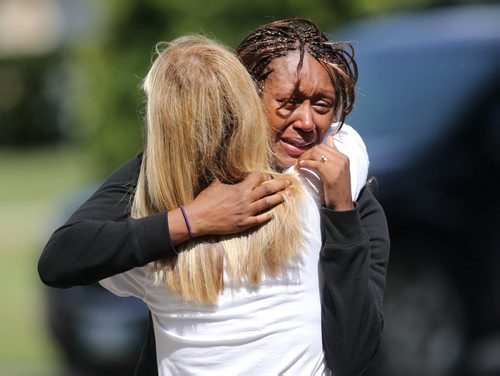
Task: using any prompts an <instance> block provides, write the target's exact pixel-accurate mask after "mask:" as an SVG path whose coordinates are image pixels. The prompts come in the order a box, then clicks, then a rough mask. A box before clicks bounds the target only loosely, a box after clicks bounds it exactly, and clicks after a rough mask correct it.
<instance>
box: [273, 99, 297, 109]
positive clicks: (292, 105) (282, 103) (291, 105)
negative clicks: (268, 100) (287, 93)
mask: <svg viewBox="0 0 500 376" xmlns="http://www.w3.org/2000/svg"><path fill="white" fill-rule="evenodd" d="M276 101H277V102H278V103H279V108H280V109H281V108H284V109H286V110H294V109H296V108H297V106H299V105H300V101H299V100H297V99H293V98H292V99H290V100H289V99H277V100H276Z"/></svg>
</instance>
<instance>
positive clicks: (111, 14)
mask: <svg viewBox="0 0 500 376" xmlns="http://www.w3.org/2000/svg"><path fill="white" fill-rule="evenodd" d="M349 4H350V3H349V2H347V1H336V2H332V1H324V0H309V1H307V2H305V1H301V0H281V1H272V2H271V1H267V0H256V1H240V2H234V1H230V0H219V1H211V2H203V3H202V2H200V1H195V0H185V1H182V2H177V1H160V0H142V1H139V0H130V1H127V2H123V1H119V0H113V1H107V2H101V3H96V6H99V7H101V8H100V12H103V13H104V14H107V15H108V20H107V26H106V29H105V31H104V32H103V35H102V36H101V37H100V38H98V39H95V40H91V41H87V42H86V43H83V44H79V45H78V46H75V48H74V49H73V50H71V51H70V54H69V56H68V58H69V59H70V61H72V62H74V65H73V66H74V67H77V69H76V72H73V73H74V76H73V77H74V79H75V80H77V82H78V83H77V85H76V87H77V88H78V92H79V94H78V95H79V98H78V100H77V101H75V103H74V104H75V106H74V107H73V110H74V116H75V118H74V122H75V123H76V124H77V129H80V130H85V131H84V132H83V133H82V134H83V135H85V138H86V140H87V141H88V142H89V147H90V148H91V149H92V154H93V155H95V156H96V162H97V164H98V168H99V169H100V170H101V172H102V173H107V172H109V171H110V170H111V169H113V168H114V167H116V166H117V165H118V164H120V163H121V162H123V161H125V160H126V159H128V158H130V157H131V156H133V155H134V154H135V153H136V152H138V151H139V150H140V149H141V144H142V140H141V128H142V111H143V107H144V100H143V97H142V95H141V93H140V89H139V85H140V83H141V79H142V78H143V77H144V76H145V75H146V73H147V71H148V69H149V66H150V64H151V56H152V51H153V47H154V45H155V44H156V43H157V42H159V41H165V40H171V39H173V38H175V37H178V36H180V35H183V34H187V33H202V34H205V35H208V36H209V37H212V38H215V39H217V40H219V41H221V42H223V43H225V44H227V45H229V46H231V47H233V48H234V47H236V46H237V44H238V43H239V42H240V41H241V40H242V39H243V38H244V37H245V35H247V34H248V32H250V31H251V30H253V29H255V28H256V27H257V26H259V25H261V24H265V23H268V22H271V21H274V20H277V19H282V18H290V17H306V18H311V19H313V20H315V21H316V22H318V23H319V24H320V26H321V27H322V28H323V29H324V30H332V29H333V28H334V27H335V26H338V25H340V24H341V23H343V22H345V21H346V20H347V19H348V18H346V17H345V15H346V14H349V13H350V5H349Z"/></svg>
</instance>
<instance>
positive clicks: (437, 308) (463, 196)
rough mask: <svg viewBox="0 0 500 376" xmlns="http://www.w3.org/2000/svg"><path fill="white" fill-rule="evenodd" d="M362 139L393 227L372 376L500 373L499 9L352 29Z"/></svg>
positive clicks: (356, 117) (354, 120)
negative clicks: (382, 319) (380, 339)
mask: <svg viewBox="0 0 500 376" xmlns="http://www.w3.org/2000/svg"><path fill="white" fill-rule="evenodd" d="M334 39H336V40H339V39H340V40H349V41H351V42H353V44H354V46H355V49H356V58H357V61H358V64H359V70H360V78H359V83H358V91H357V93H358V97H357V105H356V107H355V110H354V112H353V114H352V116H351V117H350V119H348V122H349V123H350V124H352V125H353V126H354V127H355V128H356V129H358V131H359V132H360V134H361V135H362V136H363V138H364V140H365V142H366V145H367V148H368V153H369V155H370V161H371V166H370V175H373V176H375V177H376V178H377V180H378V188H377V191H378V198H379V200H380V201H381V203H382V205H383V206H384V209H385V210H386V214H387V217H388V221H389V226H390V232H391V240H392V247H391V260H390V266H389V277H388V287H387V293H386V299H385V300H386V305H385V318H386V326H385V333H384V339H383V343H382V346H381V350H380V352H379V355H378V357H377V360H376V362H375V364H374V365H373V367H371V369H370V372H369V374H371V375H378V374H380V375H384V376H386V375H442V374H450V373H454V374H474V375H486V374H500V356H498V354H500V249H499V247H500V245H499V243H500V238H499V236H498V235H497V234H498V232H497V231H498V229H499V228H500V220H499V217H498V216H497V212H496V211H497V210H498V209H499V208H500V205H499V196H500V189H499V185H500V179H499V178H498V174H499V172H500V6H496V5H491V6H475V7H452V8H436V9H432V10H427V11H422V12H420V13H412V14H405V15H395V16H390V17H387V18H381V19H376V20H374V21H369V22H363V23H358V24H354V25H351V26H350V27H348V28H346V29H344V30H342V31H341V32H339V33H336V34H335V35H334Z"/></svg>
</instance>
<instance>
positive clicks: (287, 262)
mask: <svg viewBox="0 0 500 376" xmlns="http://www.w3.org/2000/svg"><path fill="white" fill-rule="evenodd" d="M144 90H145V92H146V95H147V115H146V145H145V150H144V155H143V159H142V165H141V171H140V175H139V180H138V183H137V188H136V191H135V195H134V199H133V203H132V216H133V217H136V218H141V217H146V216H149V215H151V214H154V213H158V212H163V211H165V210H169V211H171V210H173V209H176V208H179V209H178V210H180V211H181V212H182V214H183V217H184V221H185V223H184V224H183V225H184V226H185V227H186V229H187V233H188V235H189V234H190V232H191V229H190V228H191V223H190V219H191V217H188V216H187V215H186V211H185V209H184V206H183V205H186V204H189V203H190V202H192V201H193V200H194V198H195V197H196V196H197V195H198V194H199V193H200V192H201V191H202V190H203V189H204V188H206V186H207V185H208V184H210V183H211V182H212V181H214V180H218V181H220V182H225V183H231V184H234V183H238V182H240V181H242V180H243V179H244V178H245V177H246V176H247V175H248V174H249V173H252V172H259V173H262V174H266V175H269V176H272V178H273V179H274V180H285V181H287V182H290V183H291V186H290V187H289V188H288V190H287V194H286V195H283V199H284V202H283V203H282V204H281V205H278V206H277V207H275V208H274V209H273V211H272V219H271V220H269V221H268V222H266V223H265V224H263V225H261V226H260V227H257V228H255V229H252V230H251V231H246V232H243V233H240V234H237V235H226V236H211V237H206V238H195V239H192V240H190V241H188V242H185V243H183V244H182V245H181V246H180V247H178V255H177V256H176V257H173V258H168V259H164V260H161V261H157V262H154V263H150V264H148V265H146V266H144V267H140V268H135V269H132V270H130V271H128V272H126V273H122V274H118V275H115V276H113V277H110V278H108V279H105V280H103V281H101V284H102V285H103V286H104V287H105V288H107V289H109V290H110V291H112V292H113V293H115V294H117V295H120V296H129V295H133V296H137V297H139V298H141V299H142V300H144V301H145V302H146V304H147V305H148V306H149V308H150V310H151V313H152V316H153V322H154V330H155V336H156V342H157V359H158V371H159V373H160V374H161V375H171V374H179V375H200V374H204V375H206V374H217V375H241V374H248V375H250V374H255V371H256V367H258V370H259V371H258V373H259V374H269V375H277V374H282V373H285V372H289V373H290V374H308V375H312V374H324V373H326V372H327V368H326V366H325V363H324V356H323V349H322V342H321V314H320V312H321V304H320V297H319V296H320V291H319V286H320V283H319V277H318V257H319V250H320V247H321V234H320V231H319V229H320V226H319V211H318V209H317V207H316V206H315V205H314V201H312V200H313V198H312V196H311V195H309V194H308V193H307V192H306V190H305V188H304V187H303V185H302V183H301V182H300V181H299V180H298V179H297V178H296V177H295V176H294V175H283V174H279V173H276V172H274V171H273V170H272V169H271V161H272V158H271V152H270V150H271V149H270V145H269V137H268V135H267V129H268V124H267V121H266V116H265V113H264V111H263V108H262V103H261V101H260V99H259V97H258V95H257V92H256V90H255V84H254V82H253V80H252V78H251V77H250V75H249V74H248V73H247V71H246V70H245V68H244V67H243V66H242V65H241V63H240V62H239V61H238V59H237V58H236V56H235V55H234V54H232V53H231V52H229V51H228V50H226V49H225V48H224V47H222V46H220V45H218V44H216V43H215V42H213V41H210V40H208V39H205V38H202V37H182V38H179V39H176V40H174V41H173V42H171V43H170V44H169V45H168V47H167V48H166V49H164V50H163V51H161V52H159V53H158V57H157V58H156V60H155V62H154V64H153V66H152V68H151V70H150V71H149V73H148V75H147V77H146V79H145V81H144ZM263 184H266V183H265V182H264V183H263ZM304 306H306V307H308V309H307V310H304V309H303V307H304Z"/></svg>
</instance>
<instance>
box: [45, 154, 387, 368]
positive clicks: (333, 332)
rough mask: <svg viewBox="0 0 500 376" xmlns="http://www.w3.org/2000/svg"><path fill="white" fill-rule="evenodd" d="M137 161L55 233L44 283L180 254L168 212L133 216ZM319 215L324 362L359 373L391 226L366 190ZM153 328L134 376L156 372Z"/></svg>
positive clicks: (378, 306) (371, 344) (75, 280)
mask: <svg viewBox="0 0 500 376" xmlns="http://www.w3.org/2000/svg"><path fill="white" fill-rule="evenodd" d="M140 163H141V156H140V155H139V156H137V157H135V158H133V159H131V160H130V161H128V162H126V163H125V164H124V165H122V166H121V167H119V168H118V169H117V170H116V171H115V172H114V173H113V174H112V175H111V176H110V177H109V178H108V179H107V180H106V181H105V182H104V183H103V185H102V186H101V187H100V188H99V189H98V190H97V191H96V192H95V193H94V194H93V195H92V196H91V197H90V198H89V199H88V200H87V201H86V202H85V203H84V204H83V205H82V206H81V207H80V208H79V209H78V210H77V211H76V212H75V213H74V214H73V215H72V216H71V217H70V218H69V220H68V221H67V222H66V223H65V224H64V225H63V226H61V227H60V228H59V229H57V230H56V231H55V232H54V233H53V234H52V236H51V238H50V239H49V241H48V243H47V245H46V246H45V248H44V250H43V253H42V255H41V257H40V260H39V263H38V272H39V274H40V278H41V279H42V281H43V282H44V283H45V284H47V285H49V286H52V287H62V288H65V287H71V286H76V285H85V284H90V283H94V282H97V281H99V280H101V279H103V278H106V277H109V276H112V275H115V274H117V273H121V272H124V271H127V270H130V269H132V268H134V267H140V266H144V265H146V264H147V263H149V262H152V261H155V260H158V259H160V258H164V257H167V256H169V255H174V254H175V248H174V245H173V244H172V242H171V239H170V236H169V230H168V222H167V215H166V213H165V212H162V213H158V214H154V215H151V216H149V217H145V218H141V219H133V218H130V200H131V198H132V196H133V191H134V188H135V184H136V181H137V177H138V175H139V168H140ZM320 214H321V227H322V228H321V231H322V239H323V242H322V248H321V254H320V267H321V268H322V271H323V274H324V278H325V284H324V290H323V299H322V303H321V304H322V333H323V346H324V351H325V356H326V360H327V363H328V365H329V367H330V368H331V369H332V370H333V372H334V374H335V375H340V376H343V375H359V374H361V373H362V372H363V371H364V370H365V369H366V368H367V367H368V365H369V363H370V361H371V360H372V359H373V357H374V355H375V352H376V350H377V347H378V344H379V342H380V338H381V335H382V327H383V312H382V308H383V307H382V306H383V293H384V289H385V280H386V271H387V263H388V258H389V235H388V229H387V221H386V218H385V215H384V212H383V210H382V207H381V206H380V204H379V203H378V202H377V200H376V199H375V198H374V197H373V195H372V193H371V192H370V190H369V189H367V188H365V189H363V190H362V191H361V193H360V196H359V199H358V201H357V205H356V208H355V209H353V210H350V211H346V212H335V211H332V210H330V209H327V208H322V209H321V210H320ZM149 326H150V330H149V332H148V333H149V334H148V338H147V340H146V342H145V346H144V348H143V352H142V356H141V360H140V362H139V365H138V369H137V371H136V374H137V375H152V374H156V373H157V369H156V350H155V342H154V333H153V331H152V325H151V320H150V325H149Z"/></svg>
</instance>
